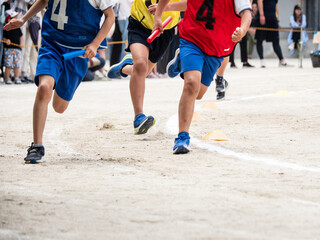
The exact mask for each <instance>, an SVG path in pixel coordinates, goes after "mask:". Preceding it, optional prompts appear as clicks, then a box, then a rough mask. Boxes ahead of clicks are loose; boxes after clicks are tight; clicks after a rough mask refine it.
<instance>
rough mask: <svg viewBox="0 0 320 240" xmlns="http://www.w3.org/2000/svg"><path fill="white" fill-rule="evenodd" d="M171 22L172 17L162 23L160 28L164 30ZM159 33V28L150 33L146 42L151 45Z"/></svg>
mask: <svg viewBox="0 0 320 240" xmlns="http://www.w3.org/2000/svg"><path fill="white" fill-rule="evenodd" d="M171 21H172V17H170V16H169V17H168V18H167V19H166V20H164V21H163V23H162V27H163V28H165V27H166V26H167V25H168V24H169V23H170V22H171ZM159 33H160V29H159V28H157V29H156V30H154V32H153V33H151V35H150V36H149V37H148V38H147V42H148V43H151V42H152V41H153V40H154V39H155V38H156V37H157V36H158V34H159Z"/></svg>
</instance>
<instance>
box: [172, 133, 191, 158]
mask: <svg viewBox="0 0 320 240" xmlns="http://www.w3.org/2000/svg"><path fill="white" fill-rule="evenodd" d="M189 144H190V136H189V133H187V132H181V133H179V135H178V137H177V138H176V139H175V140H174V146H173V154H184V153H188V152H190V148H189Z"/></svg>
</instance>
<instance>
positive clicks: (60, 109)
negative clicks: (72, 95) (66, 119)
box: [52, 102, 67, 114]
mask: <svg viewBox="0 0 320 240" xmlns="http://www.w3.org/2000/svg"><path fill="white" fill-rule="evenodd" d="M52 106H53V109H54V111H55V112H56V113H60V114H62V113H64V112H65V111H66V109H67V107H65V106H62V105H60V104H57V103H55V102H53V103H52Z"/></svg>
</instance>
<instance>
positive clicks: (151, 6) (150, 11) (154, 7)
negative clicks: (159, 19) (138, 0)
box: [148, 4, 158, 15]
mask: <svg viewBox="0 0 320 240" xmlns="http://www.w3.org/2000/svg"><path fill="white" fill-rule="evenodd" d="M157 6H158V4H152V5H150V6H149V8H148V12H149V13H150V14H152V15H154V14H155V13H156V10H157Z"/></svg>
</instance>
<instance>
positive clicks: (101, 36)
mask: <svg viewBox="0 0 320 240" xmlns="http://www.w3.org/2000/svg"><path fill="white" fill-rule="evenodd" d="M45 7H47V10H46V12H45V15H44V17H43V23H42V32H41V35H42V46H41V48H40V50H39V56H38V63H37V70H36V76H35V83H36V85H37V86H38V90H37V94H36V98H35V102H34V107H33V143H32V144H31V146H30V147H29V149H28V154H27V156H26V157H25V159H24V160H25V162H26V163H40V162H44V161H45V159H44V155H45V149H44V146H43V145H42V142H43V141H42V137H43V131H44V127H45V123H46V118H47V111H48V104H49V102H50V101H51V98H52V95H53V89H54V96H53V102H52V105H53V108H54V110H55V111H56V112H57V113H63V112H64V111H65V110H66V109H67V107H68V105H69V102H70V101H71V99H72V97H73V95H74V93H75V91H76V89H77V87H78V86H79V84H80V83H81V81H82V79H83V77H84V75H85V74H86V72H87V69H88V58H89V59H91V58H92V57H94V56H95V55H96V52H97V49H98V48H99V47H100V46H101V45H102V46H101V47H103V46H104V47H105V45H106V42H105V41H104V40H105V38H106V36H107V34H108V32H109V30H110V28H111V26H112V24H113V23H114V13H113V9H112V0H37V1H36V2H35V3H34V4H33V5H32V7H31V8H30V9H29V11H28V12H27V13H26V14H25V15H24V16H23V17H22V18H21V19H13V20H11V21H10V22H9V23H8V24H7V25H6V26H5V27H4V29H5V30H11V29H16V28H20V27H21V26H22V25H23V24H24V23H25V22H27V21H28V19H30V18H31V17H32V16H34V15H35V14H36V13H38V12H39V11H41V10H42V9H44V8H45ZM102 15H105V21H104V23H103V25H102V26H101V28H100V19H101V17H102ZM102 42H103V43H102ZM100 44H101V45H100ZM75 49H84V50H85V54H84V55H83V57H84V58H79V57H77V58H73V59H71V60H66V61H64V60H63V58H62V55H63V54H64V53H69V52H72V51H74V50H75Z"/></svg>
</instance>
